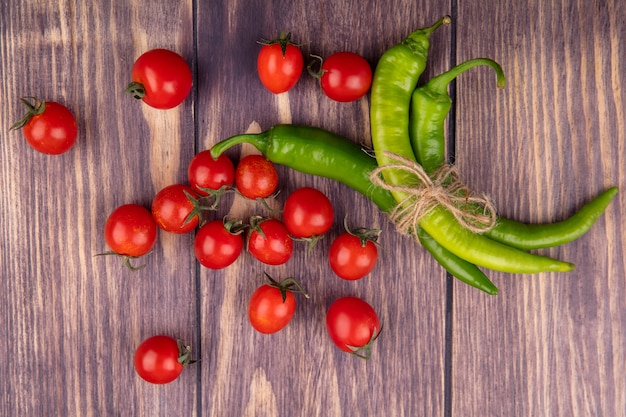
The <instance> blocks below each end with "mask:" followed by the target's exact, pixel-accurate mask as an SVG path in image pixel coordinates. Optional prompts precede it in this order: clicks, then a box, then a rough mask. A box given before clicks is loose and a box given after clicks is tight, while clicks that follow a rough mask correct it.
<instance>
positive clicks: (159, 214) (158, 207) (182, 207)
mask: <svg viewBox="0 0 626 417" xmlns="http://www.w3.org/2000/svg"><path fill="white" fill-rule="evenodd" d="M185 191H186V192H188V193H189V194H190V195H191V196H192V197H193V198H198V195H197V194H196V193H195V191H194V190H193V188H191V186H189V185H186V184H171V185H168V186H166V187H164V188H163V189H161V190H160V191H159V192H158V193H157V194H156V195H155V196H154V199H153V200H152V217H153V218H154V221H155V222H156V224H157V226H159V228H161V229H162V230H164V231H166V232H170V233H176V234H183V233H189V232H191V231H193V230H194V229H195V228H196V227H197V226H198V223H199V221H200V219H199V218H198V216H197V215H196V216H194V217H192V218H191V219H190V221H188V222H187V223H185V220H186V219H187V217H188V216H189V214H190V213H191V212H192V211H193V209H194V204H193V203H192V202H191V201H190V200H189V198H187V196H186V195H185Z"/></svg>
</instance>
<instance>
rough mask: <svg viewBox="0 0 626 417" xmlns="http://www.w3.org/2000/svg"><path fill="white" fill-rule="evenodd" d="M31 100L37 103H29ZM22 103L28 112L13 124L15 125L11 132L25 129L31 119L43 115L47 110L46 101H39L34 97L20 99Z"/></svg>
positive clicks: (12, 126)
mask: <svg viewBox="0 0 626 417" xmlns="http://www.w3.org/2000/svg"><path fill="white" fill-rule="evenodd" d="M29 99H30V100H34V101H35V102H34V103H31V102H30V101H28V100H29ZM20 101H21V102H22V104H23V105H24V107H26V110H27V111H26V114H25V115H24V116H23V117H22V118H21V119H20V120H18V121H17V122H15V123H13V125H11V127H10V128H9V130H15V129H21V128H23V127H24V126H26V124H27V123H28V122H29V121H30V119H32V118H33V116H36V115H38V114H42V113H43V112H44V111H45V110H46V103H45V102H44V101H41V100H39V99H38V98H36V97H32V96H27V97H22V98H20Z"/></svg>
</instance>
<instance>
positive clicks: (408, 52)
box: [370, 20, 574, 273]
mask: <svg viewBox="0 0 626 417" xmlns="http://www.w3.org/2000/svg"><path fill="white" fill-rule="evenodd" d="M440 22H443V20H440ZM440 24H441V23H439V24H435V25H434V26H432V27H431V28H427V29H425V30H418V31H415V32H413V33H412V34H411V35H409V36H408V38H407V39H405V40H404V41H403V42H402V43H400V44H398V45H395V46H393V47H392V48H390V49H388V50H387V51H386V52H385V53H384V54H383V56H382V57H381V59H380V60H379V63H378V65H377V66H376V70H375V71H374V78H373V82H372V88H371V105H370V122H371V131H372V144H373V146H374V151H375V155H376V160H377V162H378V165H379V166H380V167H384V166H386V165H391V164H394V163H395V162H396V161H395V160H394V159H393V157H392V156H390V154H394V155H397V156H400V157H402V158H404V159H406V160H408V161H412V162H415V163H417V161H416V159H415V156H414V154H413V148H412V146H411V142H410V137H409V126H408V124H409V107H410V100H411V96H412V94H413V91H414V90H415V88H416V85H417V81H418V79H419V76H420V75H421V73H422V71H423V69H424V67H425V64H426V58H427V55H428V47H429V37H430V34H431V33H432V31H433V30H434V28H436V27H437V26H439V25H440ZM387 152H389V153H390V154H388V153H387ZM382 175H383V178H384V180H385V182H386V183H387V184H388V185H390V186H392V187H398V188H400V187H407V186H412V185H414V184H415V183H416V181H417V178H416V177H414V175H412V174H411V173H409V172H407V171H405V170H401V169H391V168H390V169H385V170H384V171H383V173H382ZM398 188H395V189H393V190H392V191H391V193H392V195H393V196H394V198H395V199H396V201H397V202H398V204H406V201H410V200H411V195H410V194H407V192H405V191H402V190H400V189H398ZM416 226H417V225H416ZM419 226H420V227H422V228H423V229H424V230H425V231H426V233H428V234H429V235H430V236H431V237H432V238H433V239H434V240H435V241H436V242H437V243H438V244H439V245H441V246H443V247H444V248H445V249H447V250H449V251H450V252H452V253H453V254H454V255H456V256H458V257H459V258H461V259H464V260H466V261H468V262H470V263H473V264H475V265H478V266H483V267H486V268H490V269H494V270H498V271H503V272H512V273H535V272H542V271H569V270H572V269H573V267H574V266H573V265H572V264H571V263H567V262H562V261H559V260H556V259H552V258H548V257H544V256H538V255H533V254H530V253H526V252H523V251H521V250H519V249H516V248H513V247H510V246H507V245H504V244H502V243H499V242H496V241H493V240H491V239H489V238H487V237H485V236H482V235H479V234H476V233H472V232H470V231H469V230H467V229H466V228H464V227H463V226H461V225H460V224H459V223H458V222H457V221H456V219H455V218H454V216H453V215H452V214H451V213H450V212H449V211H448V210H446V209H444V208H443V207H441V206H437V207H436V208H434V209H433V210H431V211H430V212H429V213H427V214H425V215H424V216H423V217H422V218H421V220H420V221H419Z"/></svg>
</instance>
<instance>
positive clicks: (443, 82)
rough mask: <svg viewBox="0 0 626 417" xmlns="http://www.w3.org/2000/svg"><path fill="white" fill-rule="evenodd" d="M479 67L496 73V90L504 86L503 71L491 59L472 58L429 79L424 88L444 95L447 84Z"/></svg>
mask: <svg viewBox="0 0 626 417" xmlns="http://www.w3.org/2000/svg"><path fill="white" fill-rule="evenodd" d="M480 65H486V66H489V67H491V68H493V70H494V71H495V72H496V77H497V86H498V88H504V86H505V85H506V78H505V77H504V71H502V67H501V66H500V64H498V63H497V62H496V61H494V60H493V59H489V58H474V59H470V60H467V61H465V62H462V63H461V64H459V65H457V66H456V67H454V68H452V69H450V70H448V71H446V72H444V73H442V74H439V75H437V76H436V77H433V78H431V79H430V80H429V81H428V83H426V85H425V87H426V88H427V89H428V90H430V91H433V92H435V93H439V94H445V93H446V90H447V88H448V84H450V83H451V82H452V80H454V79H455V78H456V77H458V76H459V75H461V74H462V73H463V72H465V71H467V70H469V69H470V68H474V67H477V66H480Z"/></svg>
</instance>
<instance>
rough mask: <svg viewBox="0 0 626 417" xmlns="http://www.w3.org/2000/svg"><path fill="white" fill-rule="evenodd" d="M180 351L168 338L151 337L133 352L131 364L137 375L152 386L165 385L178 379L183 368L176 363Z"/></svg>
mask: <svg viewBox="0 0 626 417" xmlns="http://www.w3.org/2000/svg"><path fill="white" fill-rule="evenodd" d="M179 356H180V349H179V346H178V342H177V341H176V339H174V338H172V337H170V336H164V335H158V336H152V337H149V338H147V339H146V340H144V341H143V342H141V344H140V345H139V346H138V347H137V349H136V350H135V356H134V358H133V363H134V366H135V370H136V371H137V374H138V375H139V376H140V377H141V378H142V379H143V380H145V381H147V382H150V383H152V384H167V383H170V382H172V381H174V380H175V379H176V378H178V377H179V376H180V374H181V372H182V371H183V368H184V366H183V365H182V364H181V363H180V362H179V361H178V358H179Z"/></svg>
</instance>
